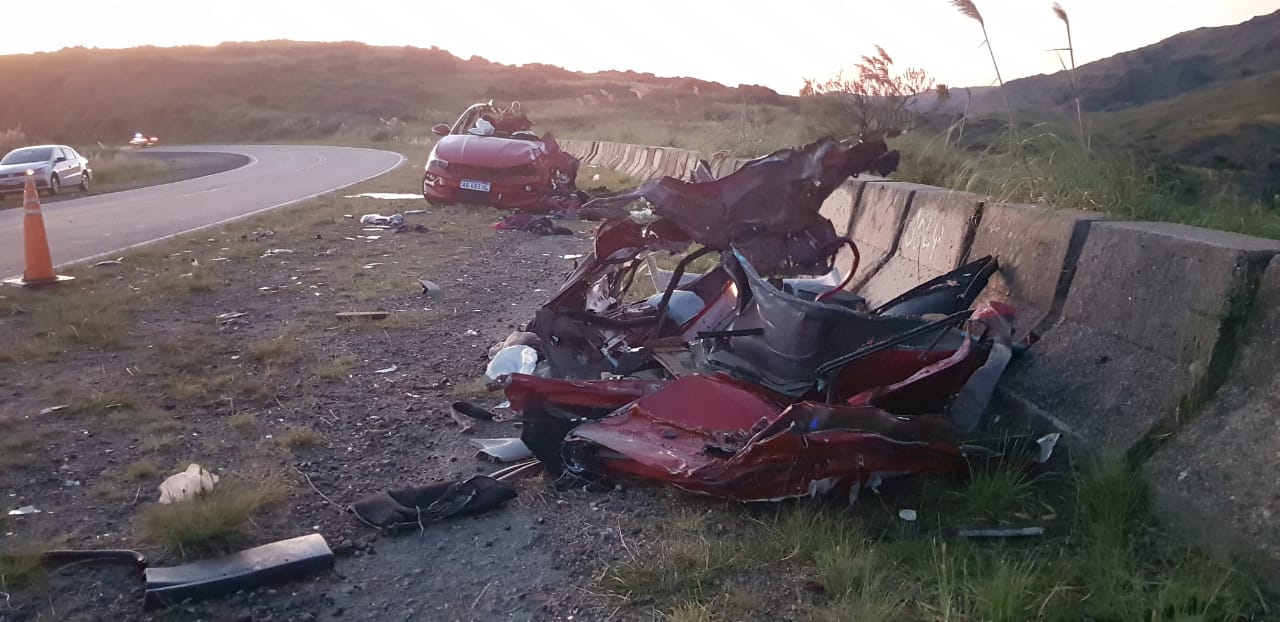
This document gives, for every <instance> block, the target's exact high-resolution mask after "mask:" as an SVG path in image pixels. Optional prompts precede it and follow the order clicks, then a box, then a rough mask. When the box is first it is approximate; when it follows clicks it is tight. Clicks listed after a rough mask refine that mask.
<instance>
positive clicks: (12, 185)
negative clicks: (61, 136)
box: [0, 145, 93, 200]
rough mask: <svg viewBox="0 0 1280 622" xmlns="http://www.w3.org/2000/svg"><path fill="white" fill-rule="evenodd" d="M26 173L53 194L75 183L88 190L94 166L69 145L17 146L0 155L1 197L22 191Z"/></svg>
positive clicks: (0, 198) (38, 189)
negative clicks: (90, 165) (18, 147)
mask: <svg viewBox="0 0 1280 622" xmlns="http://www.w3.org/2000/svg"><path fill="white" fill-rule="evenodd" d="M27 177H32V178H34V180H35V182H36V189H37V191H40V190H43V191H45V192H47V193H48V194H50V195H55V194H58V193H60V192H62V191H63V190H64V189H66V188H70V187H73V186H79V187H80V189H81V190H83V191H85V192H88V191H89V182H91V181H92V180H93V169H91V168H89V160H88V159H86V158H85V157H84V156H82V155H80V154H79V153H77V152H76V150H75V149H72V148H71V147H68V146H66V145H37V146H34V147H23V148H21V149H14V150H13V151H10V152H9V153H8V154H7V155H5V156H4V158H0V200H3V199H4V195H5V193H8V192H19V193H20V192H22V187H23V186H24V185H25V184H26V181H27Z"/></svg>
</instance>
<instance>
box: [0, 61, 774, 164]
mask: <svg viewBox="0 0 1280 622" xmlns="http://www.w3.org/2000/svg"><path fill="white" fill-rule="evenodd" d="M0 83H3V84H8V85H20V87H19V88H13V89H7V90H6V93H5V97H3V98H0V131H2V130H4V129H7V128H19V127H20V128H21V129H22V130H23V132H24V133H25V134H26V135H27V136H28V137H30V138H31V139H32V140H39V141H45V140H48V141H58V142H72V143H76V142H81V143H83V142H96V141H102V142H105V143H119V142H123V141H124V140H126V139H127V138H128V137H129V136H131V135H132V133H133V132H134V131H144V132H148V133H156V134H159V135H160V136H162V138H163V139H164V140H165V141H166V142H169V143H174V142H187V141H267V140H308V139H332V138H345V139H353V140H370V139H373V140H380V139H387V138H391V137H395V136H406V137H408V136H426V135H428V131H427V128H429V127H430V126H431V125H433V124H435V123H441V122H446V123H452V122H453V120H454V119H456V118H457V115H458V113H459V112H461V110H462V109H463V108H464V107H465V106H466V105H468V104H470V103H473V102H475V101H479V100H487V99H491V98H492V99H495V100H499V101H506V100H512V99H518V100H520V101H521V102H522V103H524V105H525V108H526V110H528V111H530V114H531V116H532V118H533V119H534V120H535V122H537V123H538V128H537V129H540V130H553V131H555V132H556V133H557V134H558V135H561V136H565V135H573V134H575V133H588V132H591V131H594V130H596V129H598V128H597V123H596V122H597V121H601V122H602V123H603V122H604V121H606V120H607V121H609V124H611V125H614V126H618V125H621V126H624V127H621V128H618V127H615V128H613V129H614V131H615V132H621V134H620V135H616V136H612V138H617V139H628V138H630V139H633V140H640V139H646V138H647V139H654V140H658V141H662V140H669V139H670V138H671V137H688V135H689V134H690V131H691V128H690V127H687V125H684V124H687V123H688V122H693V121H696V122H698V123H701V124H707V123H708V122H723V121H728V120H731V119H739V120H741V121H742V123H741V125H743V126H746V125H748V124H758V123H762V122H765V119H766V117H767V118H768V119H775V118H781V117H783V116H785V113H786V111H788V110H791V109H794V107H795V106H796V105H797V104H796V102H795V99H794V98H784V97H781V96H779V95H778V94H777V93H774V92H773V91H772V90H769V89H767V88H764V87H758V86H741V87H737V88H730V87H726V86H724V85H721V84H717V83H714V82H707V81H704V80H697V79H692V78H685V79H661V78H655V77H654V76H652V75H649V74H639V73H634V72H602V73H595V74H579V73H574V72H570V71H566V70H563V69H560V68H558V67H551V66H546V65H525V66H521V67H512V66H507V65H501V64H497V63H491V62H489V61H487V60H484V59H482V58H477V57H473V58H471V59H469V60H463V59H460V58H457V57H455V56H453V55H452V54H450V53H448V52H445V51H443V50H439V49H421V48H412V47H373V46H368V45H365V44H361V43H297V42H287V41H276V42H264V43H230V44H223V45H219V46H215V47H195V46H190V47H178V48H154V47H143V48H134V49H127V50H90V49H84V48H73V49H66V50H62V51H59V52H54V53H42V54H27V55H10V56H0ZM645 121H650V122H652V123H651V124H654V125H657V126H658V128H659V131H660V133H659V134H658V135H656V136H650V135H648V134H644V132H646V131H652V130H649V129H645V130H643V131H633V130H628V129H627V127H625V126H630V125H632V124H643V123H644V122H645ZM619 122H623V123H621V124H620V123H619ZM668 122H670V123H678V124H677V125H675V126H671V125H670V123H668ZM730 125H732V124H730ZM707 129H708V128H699V129H698V131H704V130H707ZM722 131H724V132H727V130H722ZM693 133H694V134H695V136H694V138H695V139H696V138H697V136H696V134H697V132H696V131H695V132H693ZM590 137H592V138H600V136H595V135H592V136H590ZM706 138H707V141H708V142H709V143H712V144H715V143H720V142H723V141H724V140H726V139H731V138H732V137H731V136H708V137H706Z"/></svg>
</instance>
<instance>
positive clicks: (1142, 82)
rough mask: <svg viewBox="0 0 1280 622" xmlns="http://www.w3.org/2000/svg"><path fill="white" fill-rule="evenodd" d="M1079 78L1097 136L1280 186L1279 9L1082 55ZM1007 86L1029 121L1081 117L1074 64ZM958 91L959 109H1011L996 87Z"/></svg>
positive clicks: (1232, 180) (1255, 183)
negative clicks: (1106, 53)
mask: <svg viewBox="0 0 1280 622" xmlns="http://www.w3.org/2000/svg"><path fill="white" fill-rule="evenodd" d="M1076 27H1077V28H1084V27H1086V26H1085V25H1077V26H1076ZM1077 79H1078V83H1079V85H1080V95H1081V103H1082V104H1083V108H1084V109H1085V111H1086V113H1087V114H1089V124H1090V126H1091V132H1092V134H1093V136H1094V140H1095V143H1096V144H1103V145H1110V146H1120V147H1136V148H1138V149H1139V150H1140V151H1141V152H1142V153H1145V154H1146V155H1147V156H1150V157H1151V158H1153V159H1155V160H1157V161H1160V162H1167V163H1172V164H1176V165H1178V166H1179V167H1181V168H1182V169H1183V170H1184V171H1185V172H1187V173H1191V174H1192V176H1193V177H1199V178H1203V179H1206V180H1211V184H1212V185H1218V186H1221V185H1223V184H1224V183H1226V184H1228V185H1230V186H1231V187H1233V188H1237V189H1240V190H1242V191H1243V192H1245V193H1246V194H1250V195H1253V196H1259V197H1266V198H1270V197H1273V196H1275V195H1277V194H1280V104H1277V102H1280V11H1276V12H1274V13H1271V14H1268V15H1262V16H1259V17H1255V18H1253V19H1251V20H1249V21H1246V22H1243V23H1240V24H1236V25H1233V26H1221V27H1216V28H1199V29H1196V30H1192V31H1188V32H1184V33H1181V34H1178V35H1175V36H1173V37H1169V38H1168V39H1165V40H1163V41H1160V42H1159V43H1155V44H1153V45H1149V46H1146V47H1143V48H1139V49H1136V50H1132V51H1129V52H1124V53H1121V54H1117V55H1115V56H1112V57H1110V58H1105V59H1102V60H1099V61H1095V62H1092V63H1088V64H1086V65H1082V66H1080V67H1079V69H1078V70H1077ZM1006 87H1007V89H1008V94H1009V101H1010V104H1011V105H1012V106H1013V108H1014V112H1015V114H1016V115H1017V117H1018V120H1019V122H1020V123H1021V124H1033V123H1041V122H1045V121H1050V122H1055V121H1056V122H1058V123H1060V124H1061V125H1063V126H1073V125H1074V109H1075V108H1074V103H1073V99H1072V92H1071V86H1070V79H1069V77H1068V75H1067V73H1066V72H1058V73H1054V74H1051V75H1037V76H1032V77H1029V78H1022V79H1019V80H1013V81H1010V82H1009V83H1008V84H1007V85H1006ZM954 92H956V93H958V94H959V95H958V96H956V97H953V99H952V101H951V102H950V103H949V107H950V108H951V110H952V112H953V113H954V112H955V111H957V110H959V109H963V108H964V106H965V104H966V102H967V103H968V105H969V114H970V116H972V117H991V118H996V119H1003V118H1004V116H1005V108H1004V101H1003V99H1002V98H1001V95H1000V93H999V91H998V90H997V89H993V88H990V87H979V88H975V89H972V90H971V91H970V92H971V94H972V99H971V100H967V99H966V97H965V96H964V95H963V93H964V91H963V90H961V89H956V90H955V91H954ZM973 137H974V138H978V135H977V134H974V135H973Z"/></svg>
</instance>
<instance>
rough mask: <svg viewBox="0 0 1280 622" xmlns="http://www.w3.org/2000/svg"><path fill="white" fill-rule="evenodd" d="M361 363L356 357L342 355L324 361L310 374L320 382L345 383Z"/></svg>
mask: <svg viewBox="0 0 1280 622" xmlns="http://www.w3.org/2000/svg"><path fill="white" fill-rule="evenodd" d="M361 362H362V361H361V359H360V357H358V356H352V355H350V354H344V355H342V356H337V357H334V358H331V359H327V360H325V362H323V363H320V364H319V365H317V366H316V367H315V371H314V372H312V373H313V374H314V375H315V377H316V378H319V379H320V380H325V381H331V382H332V381H345V380H347V379H349V378H350V377H351V370H353V369H355V368H356V366H357V365H360V364H361Z"/></svg>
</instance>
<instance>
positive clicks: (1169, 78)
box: [971, 10, 1280, 113]
mask: <svg viewBox="0 0 1280 622" xmlns="http://www.w3.org/2000/svg"><path fill="white" fill-rule="evenodd" d="M1087 27H1088V26H1087V25H1086V24H1078V25H1076V28H1087ZM1277 70H1280V10H1278V11H1276V12H1274V13H1271V14H1269V15H1262V16H1259V17H1255V18H1253V19H1251V20H1249V21H1246V22H1243V23H1240V24H1235V25H1232V26H1219V27H1215V28H1198V29H1196V30H1190V31H1187V32H1184V33H1180V34H1177V35H1174V36H1172V37H1169V38H1168V39H1165V40H1163V41H1160V42H1158V43H1154V44H1152V45H1148V46H1146V47H1142V48H1138V49H1136V50H1131V51H1128V52H1122V53H1120V54H1116V55H1115V56H1111V57H1109V58H1104V59H1102V60H1098V61H1094V62H1092V63H1088V64H1085V65H1081V66H1080V67H1079V68H1078V69H1077V71H1076V77H1077V79H1078V81H1079V84H1080V95H1081V102H1082V104H1083V105H1084V108H1085V110H1088V111H1091V112H1107V111H1113V110H1123V109H1126V108H1132V107H1135V106H1141V105H1144V104H1148V103H1151V102H1155V101H1160V100H1165V99H1170V98H1174V97H1178V96H1180V95H1183V94H1186V93H1190V92H1192V91H1196V90H1198V89H1202V88H1205V87H1208V86H1211V85H1220V86H1226V85H1230V84H1232V83H1234V82H1236V81H1239V80H1242V79H1246V78H1249V77H1251V76H1255V75H1258V74H1265V73H1269V72H1272V71H1277ZM1006 88H1007V89H1008V94H1009V101H1010V103H1011V104H1012V105H1013V107H1014V108H1015V109H1018V110H1043V109H1045V108H1062V109H1065V108H1067V107H1071V106H1073V103H1072V95H1071V85H1070V80H1069V78H1068V76H1067V74H1066V72H1057V73H1054V74H1051V75H1043V74H1041V75H1036V76H1031V77H1027V78H1021V79H1018V80H1012V81H1010V82H1009V83H1008V84H1007V85H1006ZM1003 107H1004V103H1003V100H1002V99H1001V98H1000V94H999V93H998V92H996V91H995V90H991V89H983V90H982V91H981V92H980V93H975V95H974V102H973V107H972V108H971V111H972V112H977V113H995V112H1003V110H1004V108H1003Z"/></svg>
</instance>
